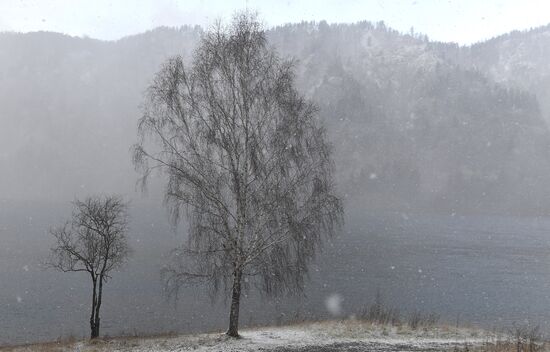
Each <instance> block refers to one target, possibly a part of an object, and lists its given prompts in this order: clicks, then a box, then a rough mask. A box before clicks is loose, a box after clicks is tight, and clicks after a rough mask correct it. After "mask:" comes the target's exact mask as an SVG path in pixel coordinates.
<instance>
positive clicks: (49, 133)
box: [0, 22, 550, 213]
mask: <svg viewBox="0 0 550 352" xmlns="http://www.w3.org/2000/svg"><path fill="white" fill-rule="evenodd" d="M549 31H550V30H549V29H548V28H547V27H546V29H544V28H541V29H537V30H533V31H530V32H524V33H512V34H508V35H505V36H502V37H499V38H496V39H493V40H491V41H488V42H486V43H481V44H477V45H475V46H472V47H468V48H459V47H456V46H454V45H449V44H440V43H432V42H429V41H428V40H427V38H425V37H423V36H419V35H415V34H414V33H411V34H407V35H405V34H400V33H398V32H396V31H393V30H391V29H389V28H387V27H386V26H384V25H383V23H379V24H377V25H373V24H371V23H368V22H362V23H358V24H353V25H327V24H326V23H324V22H321V23H319V24H313V23H301V24H294V25H287V26H282V27H277V28H275V29H273V30H271V31H269V33H268V38H269V40H270V42H271V43H272V44H273V45H274V46H275V47H276V48H277V49H278V50H279V52H280V53H281V54H282V55H283V56H285V57H293V58H295V59H296V60H297V66H296V67H297V84H298V87H299V89H300V90H301V91H302V92H304V93H305V94H306V95H307V96H309V97H310V98H312V99H313V100H314V101H316V102H317V104H318V106H319V108H320V116H321V117H322V118H323V119H324V120H325V122H326V126H327V129H328V132H329V135H330V137H331V139H332V142H333V144H334V147H335V161H336V167H337V176H338V179H337V181H338V183H339V188H340V190H341V192H342V193H343V194H345V195H346V197H347V198H348V200H350V201H352V202H355V201H360V202H363V204H364V205H365V206H366V207H367V208H368V207H371V208H376V207H377V208H386V207H387V208H393V209H402V208H408V209H428V210H443V211H450V212H454V211H456V212H465V211H471V210H475V211H481V212H483V211H486V212H536V213H540V212H542V211H545V210H548V209H550V177H549V175H550V131H549V130H548V125H547V123H546V121H545V117H546V118H547V119H548V117H549V115H548V114H547V112H548V111H549V109H548V106H547V105H544V104H543V103H541V101H544V99H545V97H549V96H550V94H549V90H548V86H550V85H549V84H548V82H549V78H548V77H549V73H550V68H549V67H548V65H545V64H544V58H545V57H548V53H550V40H549V39H548V38H550V37H549V36H548V34H547V33H549ZM200 35H201V29H200V28H196V27H195V28H191V27H182V28H180V29H168V28H160V29H157V30H154V31H150V32H146V33H143V34H140V35H136V36H132V37H127V38H124V39H122V40H119V41H116V42H103V41H97V40H93V39H81V38H72V37H68V36H64V35H60V34H54V33H43V32H40V33H31V34H9V33H5V34H0V77H1V82H2V84H1V85H0V116H1V121H2V128H0V163H1V164H2V165H4V168H3V170H2V173H1V176H0V198H17V197H22V196H21V195H24V196H23V197H24V198H27V199H44V198H46V199H63V200H65V199H72V198H73V197H74V195H77V194H88V193H90V192H117V193H130V192H133V190H134V185H135V181H136V178H137V175H136V173H135V172H134V171H133V167H132V164H131V160H130V152H129V150H130V147H131V145H132V144H133V143H134V142H135V141H136V122H137V119H138V118H139V115H140V110H139V105H140V104H141V102H142V96H143V92H144V90H145V89H146V87H147V83H148V82H149V81H150V80H151V78H152V76H153V74H154V73H155V72H156V71H157V70H158V69H159V66H160V65H161V64H162V62H163V61H164V60H165V59H166V58H167V57H169V56H171V55H174V54H182V55H184V56H185V57H187V58H189V56H190V55H191V53H192V50H193V48H194V46H195V45H196V43H197V41H198V40H199V38H200ZM545 87H546V88H545ZM545 94H546V95H545ZM545 104H547V103H545Z"/></svg>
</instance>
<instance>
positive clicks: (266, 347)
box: [0, 320, 496, 352]
mask: <svg viewBox="0 0 550 352" xmlns="http://www.w3.org/2000/svg"><path fill="white" fill-rule="evenodd" d="M241 335H242V337H241V338H240V339H232V338H228V337H226V336H225V335H224V334H223V333H209V334H197V335H180V336H175V337H154V338H133V337H132V338H116V339H109V340H97V341H93V342H89V341H82V342H75V343H64V344H54V343H52V344H42V345H30V346H21V347H15V348H10V349H6V350H5V351H10V352H24V351H47V352H55V351H60V352H61V351H81V352H92V351H93V352H103V351H120V352H130V351H132V352H144V351H151V352H168V351H171V352H175V351H197V352H210V351H224V352H225V351H227V352H230V351H277V352H293V351H300V352H308V351H323V352H329V351H377V352H385V351H387V352H397V351H399V352H404V351H442V350H447V349H452V348H454V347H460V348H462V347H464V346H465V345H469V346H470V347H472V346H475V345H481V344H483V343H485V342H490V341H493V340H494V339H495V338H496V336H494V335H492V334H488V333H485V332H481V331H479V330H474V329H465V328H459V329H456V328H451V327H435V328H429V329H423V328H419V329H417V330H412V329H410V328H408V327H406V326H403V327H393V326H379V325H373V324H370V323H366V322H361V321H356V320H346V321H331V322H319V323H304V324H297V325H292V326H283V327H262V328H255V329H244V330H242V331H241ZM0 351H4V350H3V349H1V348H0Z"/></svg>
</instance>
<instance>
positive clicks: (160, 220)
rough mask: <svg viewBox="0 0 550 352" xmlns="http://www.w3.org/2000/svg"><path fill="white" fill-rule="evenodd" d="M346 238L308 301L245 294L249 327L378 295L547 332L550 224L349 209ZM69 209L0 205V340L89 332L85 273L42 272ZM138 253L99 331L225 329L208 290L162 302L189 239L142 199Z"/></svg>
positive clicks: (450, 315) (107, 303)
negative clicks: (173, 257)
mask: <svg viewBox="0 0 550 352" xmlns="http://www.w3.org/2000/svg"><path fill="white" fill-rule="evenodd" d="M348 213H349V215H348V216H347V222H346V227H345V231H344V233H343V234H342V235H341V236H338V237H336V238H334V239H332V240H331V241H329V242H327V243H326V245H325V249H324V251H323V252H322V253H321V254H320V255H319V257H318V258H317V260H316V262H315V263H314V264H313V265H312V266H311V273H310V280H309V281H308V284H307V287H306V290H305V296H302V297H280V298H277V299H273V298H266V297H261V296H259V295H257V294H253V293H251V294H250V295H248V296H247V297H245V298H244V302H243V304H242V318H241V322H242V323H243V324H244V325H253V324H274V323H281V322H285V321H289V320H293V319H303V318H324V317H329V316H330V314H329V313H328V312H327V307H326V301H327V299H328V298H329V297H338V298H339V299H341V301H342V304H341V311H340V316H350V315H358V314H360V312H361V311H362V309H363V308H364V307H365V306H366V305H368V304H370V303H371V302H372V301H373V299H374V296H375V294H376V292H377V291H379V292H380V293H381V295H382V296H383V298H384V301H385V302H386V304H387V305H391V306H394V307H397V308H399V309H400V310H401V311H403V312H404V313H405V312H406V311H412V310H420V311H423V312H435V313H438V314H439V315H440V316H441V318H442V320H446V321H448V322H453V323H454V322H455V321H456V320H457V319H458V320H459V321H460V323H468V324H477V325H481V326H485V327H491V328H492V327H499V328H504V327H506V326H510V325H511V324H512V323H514V322H517V323H524V322H525V321H526V320H527V321H529V322H530V323H531V324H540V325H541V327H542V328H543V331H546V330H547V329H548V328H550V324H549V321H550V308H549V307H550V219H546V218H512V217H473V216H468V217H465V216H457V215H455V216H453V215H437V216H436V215H418V214H409V213H401V212H376V213H374V212H360V211H352V212H348ZM68 214H70V205H60V204H47V203H21V202H17V203H16V202H11V203H10V202H3V203H2V204H1V208H0V240H1V245H0V344H16V343H23V342H35V341H43V340H52V339H56V338H66V337H69V336H74V337H77V338H80V337H85V336H87V335H88V325H87V322H88V310H89V304H90V300H91V298H90V295H89V293H90V283H89V282H88V280H87V279H88V278H87V276H86V275H82V274H79V273H75V274H62V273H57V272H54V271H51V270H45V269H44V268H42V267H41V265H40V263H41V262H42V261H43V260H44V258H45V257H46V256H47V255H48V248H49V246H50V244H51V238H50V236H49V235H48V233H47V230H48V228H49V226H51V225H55V224H59V223H60V222H61V221H62V220H63V219H64V218H65V217H66V216H67V215H68ZM131 215H132V219H131V227H132V229H131V235H130V241H131V244H132V247H133V248H134V251H135V252H134V255H133V257H132V258H131V260H130V261H129V263H128V265H127V266H126V267H125V268H124V270H122V271H121V272H118V273H115V274H114V275H113V279H112V281H110V282H109V283H108V284H107V286H106V289H105V298H104V305H103V307H102V327H101V328H102V334H107V335H119V334H153V333H160V332H196V331H204V330H219V329H223V328H224V327H225V324H226V315H227V311H228V307H227V305H226V304H224V301H223V300H220V301H218V302H212V300H211V299H210V297H209V296H208V295H207V294H206V292H205V290H203V289H201V288H196V289H189V290H186V291H184V292H183V293H182V294H181V296H180V300H179V301H178V302H177V304H176V303H174V302H172V301H168V300H167V299H166V298H165V296H164V295H163V291H162V285H161V282H160V277H159V270H160V268H161V266H162V264H163V262H164V258H165V257H166V253H167V252H168V251H169V250H170V248H173V246H175V245H176V244H177V243H179V241H181V239H182V238H183V237H182V236H183V235H182V233H184V228H182V229H179V230H177V231H174V230H173V229H171V227H170V226H169V225H168V223H167V220H166V215H165V211H164V209H162V208H161V207H159V206H152V205H151V204H141V203H138V204H135V205H133V207H132V211H131Z"/></svg>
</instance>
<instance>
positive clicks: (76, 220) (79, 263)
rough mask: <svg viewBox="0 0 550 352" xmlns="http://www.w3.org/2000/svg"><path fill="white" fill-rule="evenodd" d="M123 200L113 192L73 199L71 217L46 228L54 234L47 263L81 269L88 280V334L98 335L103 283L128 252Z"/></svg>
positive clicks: (76, 269)
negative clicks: (90, 282)
mask: <svg viewBox="0 0 550 352" xmlns="http://www.w3.org/2000/svg"><path fill="white" fill-rule="evenodd" d="M127 217H128V216H127V204H126V203H125V202H123V201H122V199H121V198H119V197H116V196H108V197H100V196H96V197H88V198H86V199H85V200H83V201H78V200H77V201H75V202H74V211H73V214H72V219H71V220H70V221H68V222H66V223H65V224H64V225H62V226H60V227H55V228H52V229H51V230H50V233H51V234H52V235H53V236H54V237H55V245H54V246H53V247H52V248H51V255H50V258H49V259H48V263H47V264H48V265H49V266H50V267H53V268H55V269H56V270H59V271H62V272H85V273H88V274H89V275H90V278H91V280H92V285H93V290H92V312H91V315H90V329H91V338H92V339H93V338H96V337H98V336H99V323H100V319H99V309H100V308H101V300H102V295H103V284H104V283H105V282H106V281H107V280H108V279H109V278H110V274H111V272H112V271H113V270H115V269H117V268H119V267H120V266H121V265H122V264H124V262H125V261H126V259H127V258H128V255H129V254H130V248H129V246H128V243H127V240H126V232H127V230H128V220H127Z"/></svg>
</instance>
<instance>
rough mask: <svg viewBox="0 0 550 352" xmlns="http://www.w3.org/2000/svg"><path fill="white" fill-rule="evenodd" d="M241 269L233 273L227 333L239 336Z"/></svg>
mask: <svg viewBox="0 0 550 352" xmlns="http://www.w3.org/2000/svg"><path fill="white" fill-rule="evenodd" d="M241 277H242V271H241V269H235V272H234V273H233V292H232V295H231V310H230V311H229V329H228V330H227V333H226V334H227V335H228V336H231V337H239V305H240V302H241Z"/></svg>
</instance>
